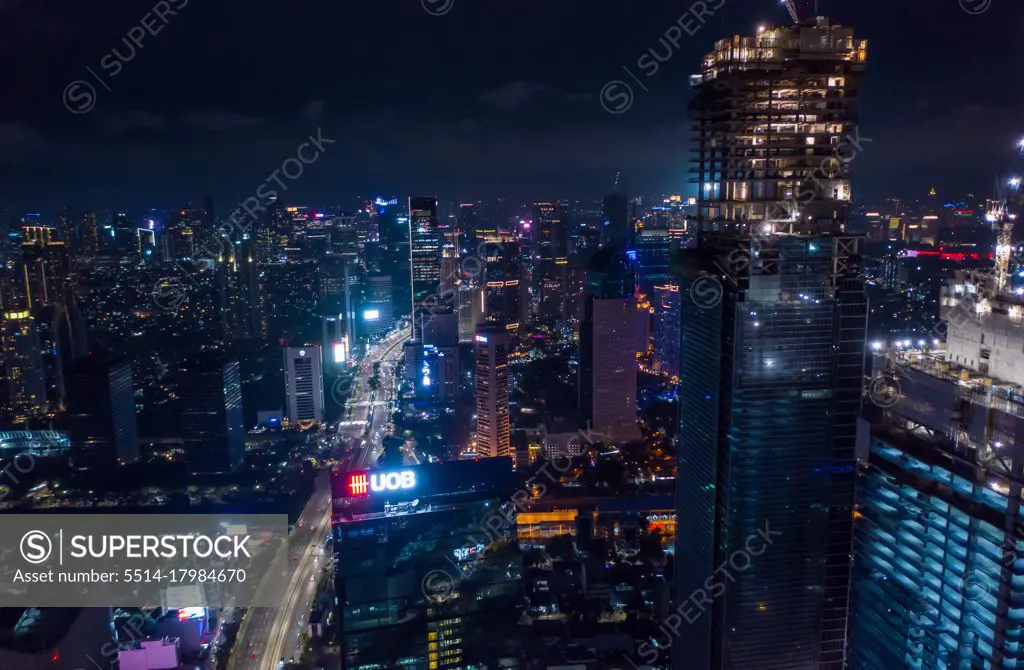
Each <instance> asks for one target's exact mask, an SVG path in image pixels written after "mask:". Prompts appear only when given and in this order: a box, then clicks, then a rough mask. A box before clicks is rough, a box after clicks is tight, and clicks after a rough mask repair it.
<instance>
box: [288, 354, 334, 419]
mask: <svg viewBox="0 0 1024 670" xmlns="http://www.w3.org/2000/svg"><path fill="white" fill-rule="evenodd" d="M323 369H324V366H323V359H322V357H321V353H320V347H318V346H316V345H310V346H307V347H286V348H285V350H284V371H285V377H284V383H285V395H286V397H287V404H288V421H289V422H291V423H298V424H302V423H321V422H323V420H324V373H323Z"/></svg>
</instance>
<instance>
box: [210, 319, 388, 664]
mask: <svg viewBox="0 0 1024 670" xmlns="http://www.w3.org/2000/svg"><path fill="white" fill-rule="evenodd" d="M407 338H408V331H407V330H403V331H400V332H398V333H395V334H394V335H392V336H391V337H389V338H387V339H386V340H384V341H383V342H381V344H380V345H378V346H377V347H375V349H374V350H373V351H372V352H371V354H370V356H369V358H368V359H367V360H365V361H363V362H362V363H360V364H359V366H360V370H359V373H358V374H357V376H356V379H355V381H354V383H353V387H352V393H351V398H352V401H353V402H352V403H351V404H350V407H351V416H350V417H348V418H347V419H346V420H344V421H342V422H341V423H340V424H339V426H338V432H337V434H336V435H334V436H332V439H334V440H335V445H334V452H335V454H337V460H338V468H339V469H341V470H343V471H344V470H356V469H364V468H372V467H373V465H374V464H375V462H376V459H377V457H378V456H379V455H380V451H381V440H382V439H383V437H384V435H385V434H386V430H387V420H388V405H389V404H390V402H391V401H392V400H393V394H394V391H395V384H394V366H395V362H396V361H397V360H398V359H399V358H400V357H401V355H402V353H403V348H402V345H403V344H404V343H405V341H406V339H407ZM378 362H379V363H380V364H381V365H380V388H378V389H377V390H376V391H373V390H371V389H370V388H369V379H370V377H371V376H372V374H373V364H374V363H378ZM367 421H369V427H368V430H367ZM364 433H365V434H366V435H368V437H366V438H364V437H363V435H364ZM330 477H331V475H330V472H329V471H328V470H324V471H321V472H320V473H319V474H318V475H317V481H316V487H315V489H314V492H313V495H312V497H311V498H310V500H309V502H308V503H307V504H306V507H305V508H304V509H303V511H302V514H301V515H300V516H299V519H298V521H297V522H296V524H295V530H294V531H293V533H292V536H291V537H290V538H289V552H290V556H289V563H288V565H289V568H290V569H291V570H292V573H291V577H290V578H289V579H288V589H287V596H286V599H285V601H284V602H282V603H281V605H280V607H277V608H273V609H271V608H251V609H250V610H249V612H248V615H247V616H246V618H245V621H244V622H243V623H242V627H241V630H240V631H239V634H238V639H237V640H236V642H235V646H234V649H233V651H232V654H231V660H230V662H229V664H228V668H229V670H250V669H253V668H260V669H262V670H275V669H276V668H278V666H279V665H280V662H281V659H284V661H285V662H286V663H288V662H290V661H291V660H292V658H294V659H295V661H298V660H299V657H300V655H301V648H300V641H301V638H302V633H303V632H304V631H305V629H306V623H307V621H306V617H308V615H309V610H310V607H311V606H312V604H313V598H314V597H315V596H316V587H317V583H318V582H319V576H320V574H321V570H322V569H323V568H324V567H325V566H329V565H330V564H331V555H330V554H329V553H328V552H329V549H328V548H325V547H324V543H325V540H326V538H327V536H328V534H329V533H330V528H331V519H330V512H331V510H330V505H331V488H330ZM268 578H269V577H268Z"/></svg>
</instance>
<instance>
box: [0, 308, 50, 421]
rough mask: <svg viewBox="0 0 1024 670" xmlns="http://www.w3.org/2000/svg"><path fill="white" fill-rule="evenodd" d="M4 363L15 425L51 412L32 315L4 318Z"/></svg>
mask: <svg viewBox="0 0 1024 670" xmlns="http://www.w3.org/2000/svg"><path fill="white" fill-rule="evenodd" d="M3 363H4V373H5V374H4V376H5V377H6V389H5V390H6V392H7V393H6V395H7V397H6V403H5V404H6V410H7V413H8V414H9V415H10V416H11V417H12V420H13V421H15V422H18V421H22V420H24V419H28V418H31V417H37V416H42V415H43V414H45V413H46V412H47V410H48V405H47V399H46V373H45V371H44V368H43V355H42V347H41V345H40V338H39V326H38V324H37V323H36V319H35V317H34V316H33V315H32V312H30V311H28V310H23V311H19V312H5V313H4V315H3Z"/></svg>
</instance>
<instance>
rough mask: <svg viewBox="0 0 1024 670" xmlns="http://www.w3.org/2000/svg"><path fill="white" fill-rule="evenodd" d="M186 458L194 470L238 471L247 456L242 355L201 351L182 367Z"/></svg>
mask: <svg viewBox="0 0 1024 670" xmlns="http://www.w3.org/2000/svg"><path fill="white" fill-rule="evenodd" d="M179 394H180V396H181V404H182V408H181V426H182V436H183V438H184V444H185V461H186V463H187V465H188V468H189V471H190V472H193V473H228V472H234V471H235V470H237V469H238V468H239V466H241V464H242V461H243V460H244V459H245V426H244V424H243V417H242V380H241V375H240V374H239V368H238V359H237V358H235V357H234V356H230V355H225V354H217V353H211V354H200V355H198V356H195V357H193V358H191V359H190V360H189V361H188V362H187V363H186V364H185V365H184V367H183V369H182V370H181V384H180V387H179Z"/></svg>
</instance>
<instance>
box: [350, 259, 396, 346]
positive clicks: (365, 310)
mask: <svg viewBox="0 0 1024 670" xmlns="http://www.w3.org/2000/svg"><path fill="white" fill-rule="evenodd" d="M359 317H360V319H361V320H360V328H359V332H360V333H363V334H364V335H368V336H369V337H380V336H381V335H383V334H384V333H386V332H387V331H389V330H391V327H392V326H394V325H395V317H394V312H393V310H392V307H391V275H389V274H378V275H372V276H370V277H367V278H366V291H365V293H364V294H363V307H362V312H361V313H360V315H359Z"/></svg>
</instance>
